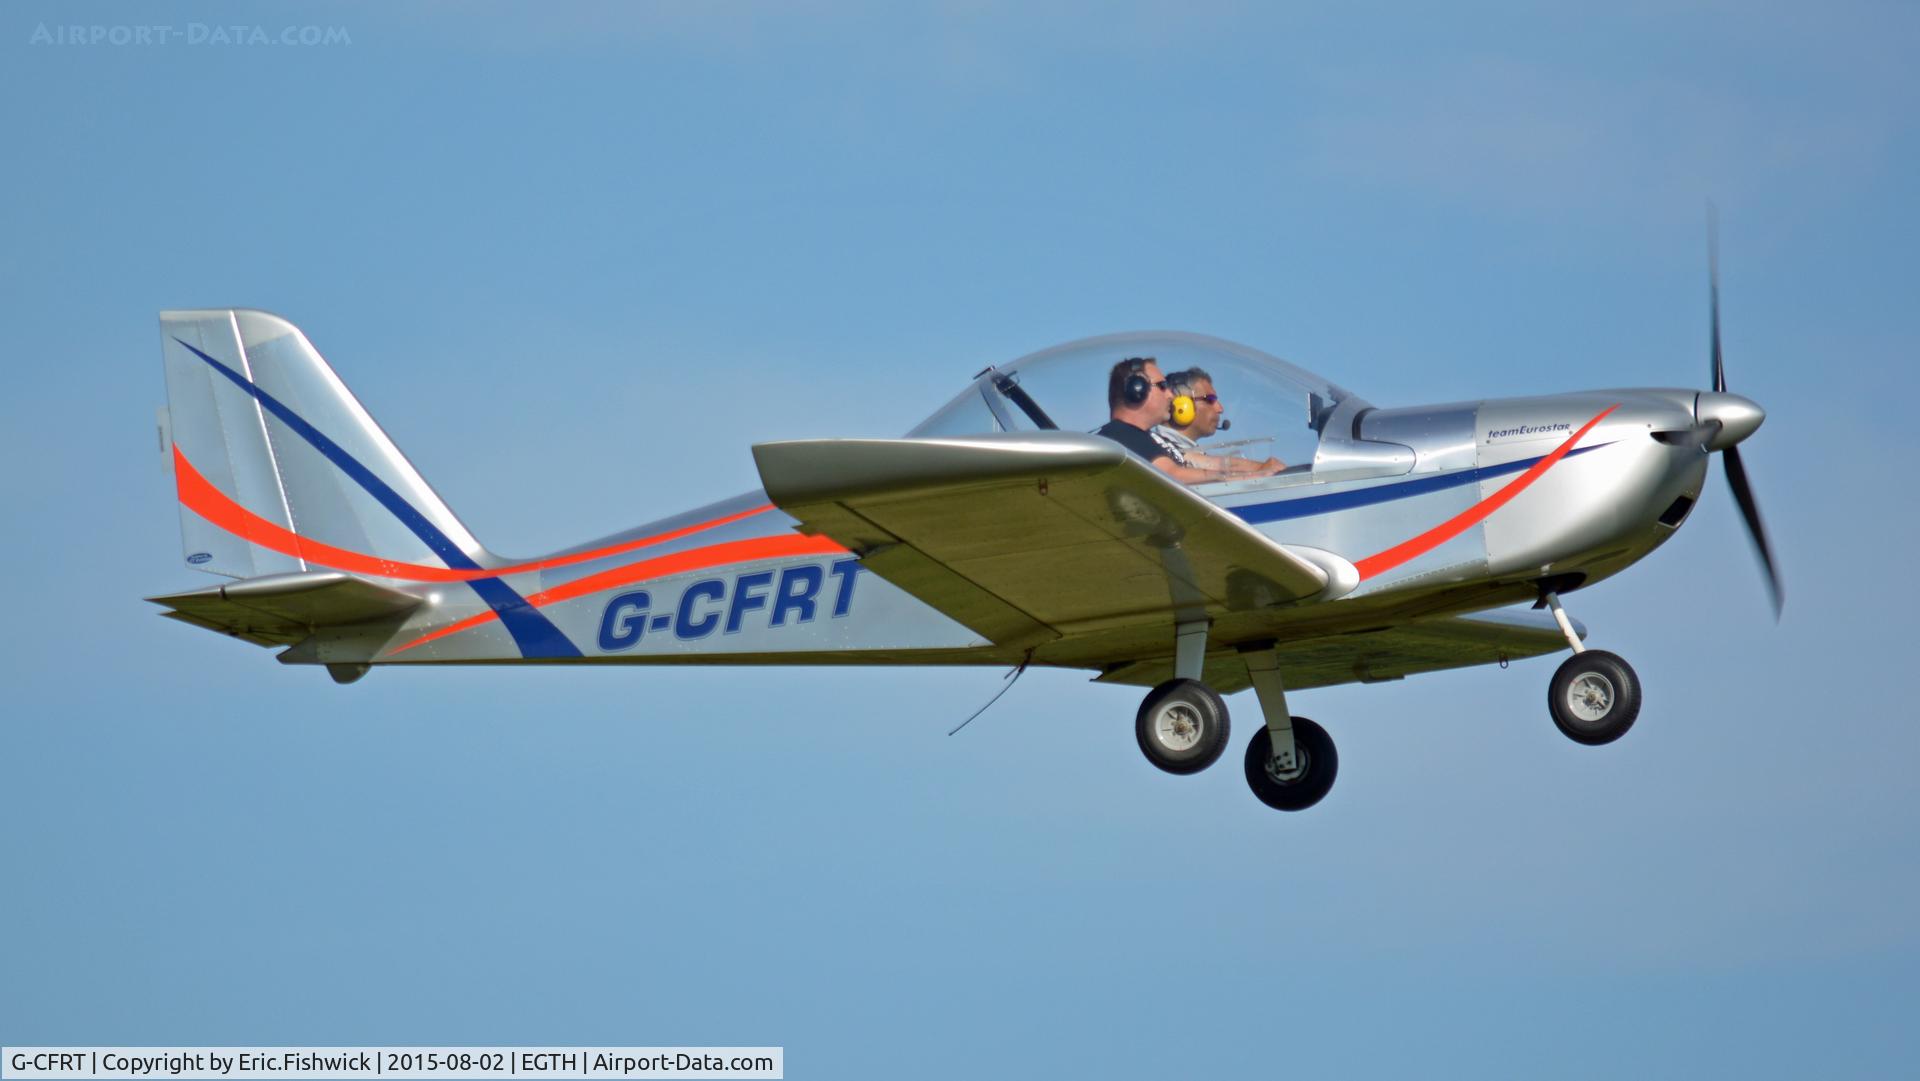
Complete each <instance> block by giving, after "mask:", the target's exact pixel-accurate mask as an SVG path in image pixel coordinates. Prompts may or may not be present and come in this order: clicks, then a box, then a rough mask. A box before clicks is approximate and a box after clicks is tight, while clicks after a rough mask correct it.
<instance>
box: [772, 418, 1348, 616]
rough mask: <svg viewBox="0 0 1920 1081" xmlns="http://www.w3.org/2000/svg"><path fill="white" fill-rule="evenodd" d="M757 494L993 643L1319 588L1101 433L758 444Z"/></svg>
mask: <svg viewBox="0 0 1920 1081" xmlns="http://www.w3.org/2000/svg"><path fill="white" fill-rule="evenodd" d="M753 454H754V460H755V461H756V462H757V463H758V465H759V467H760V479H761V481H762V483H764V484H765V485H766V489H767V495H768V497H769V498H770V499H772V500H773V502H774V503H776V504H777V505H778V506H779V507H780V508H781V509H782V510H784V511H786V512H787V513H789V514H791V515H793V516H794V517H796V518H798V519H800V529H801V530H802V531H803V532H807V533H815V534H824V535H826V536H828V537H831V538H832V539H833V540H835V541H837V542H839V543H840V544H842V545H844V546H846V547H847V548H848V549H850V550H852V551H854V552H856V553H859V554H860V555H861V557H862V561H863V563H864V564H865V565H866V566H867V567H868V569H870V570H872V571H873V572H874V573H876V574H878V575H880V576H881V577H882V578H885V579H887V580H888V581H890V582H892V583H894V584H895V585H897V586H899V587H900V588H902V589H904V590H906V591H907V592H908V593H910V594H912V595H914V596H915V597H918V598H919V599H920V600H922V601H924V602H926V603H927V604H929V605H932V606H933V607H935V608H937V609H939V610H940V611H942V612H944V613H946V614H947V615H949V616H951V617H953V618H954V619H955V620H958V621H959V622H960V623H963V624H965V625H966V626H967V627H969V628H970V629H972V630H974V631H975V632H977V633H979V634H981V635H982V636H984V637H986V638H987V639H989V640H991V641H993V642H994V643H996V644H1000V645H1020V646H1025V645H1031V644H1037V643H1040V642H1044V641H1047V640H1050V639H1052V638H1056V637H1065V636H1071V635H1075V634H1080V633H1086V632H1090V631H1095V630H1101V629H1106V628H1109V627H1113V626H1124V625H1131V624H1138V623H1146V622H1167V623H1170V622H1173V621H1175V620H1176V619H1178V620H1189V619H1200V618H1204V617H1206V616H1209V615H1217V614H1218V613H1220V612H1224V611H1240V610H1245V609H1250V608H1260V607H1270V606H1275V605H1283V604H1292V603H1297V602H1299V601H1303V600H1307V599H1311V598H1313V597H1316V596H1318V595H1319V594H1321V593H1322V592H1323V591H1324V590H1325V589H1326V588H1327V585H1328V576H1327V573H1326V572H1325V571H1324V570H1322V569H1321V568H1320V567H1319V566H1316V565H1315V564H1314V563H1313V562H1311V561H1309V560H1307V559H1303V558H1301V557H1300V556H1298V555H1295V554H1293V553H1291V552H1289V551H1287V550H1286V549H1285V548H1283V547H1281V546H1280V545H1279V544H1276V543H1275V542H1273V541H1271V540H1269V539H1267V538H1266V537H1265V536H1263V535H1262V534H1261V533H1259V532H1258V531H1257V530H1255V529H1254V528H1253V527H1252V526H1249V525H1247V524H1246V523H1245V522H1243V521H1241V520H1240V519H1239V518H1237V517H1235V516H1234V515H1232V514H1230V513H1228V512H1227V511H1224V510H1222V509H1221V508H1219V507H1216V506H1215V505H1213V504H1212V503H1210V502H1208V501H1207V500H1206V499H1204V498H1202V497H1201V496H1198V495H1195V494H1194V493H1193V492H1191V491H1189V490H1188V489H1187V488H1186V487H1185V486H1184V485H1181V484H1179V483H1178V482H1176V481H1174V480H1172V479H1170V478H1169V477H1167V476H1166V475H1165V474H1163V473H1161V472H1160V471H1159V470H1156V469H1154V468H1153V467H1152V466H1150V465H1148V464H1146V463H1145V462H1142V461H1140V460H1139V459H1138V458H1135V457H1134V456H1132V455H1130V454H1128V453H1127V451H1126V450H1125V449H1124V448H1122V447H1121V446H1120V445H1119V444H1118V443H1115V442H1113V441H1111V440H1108V439H1103V438H1101V437H1099V436H1095V435H1084V434H1079V433H1070V432H1037V433H1032V434H1026V435H984V436H966V437H955V438H942V439H835V440H807V441H798V442H788V443H763V444H760V445H758V446H756V447H754V448H753Z"/></svg>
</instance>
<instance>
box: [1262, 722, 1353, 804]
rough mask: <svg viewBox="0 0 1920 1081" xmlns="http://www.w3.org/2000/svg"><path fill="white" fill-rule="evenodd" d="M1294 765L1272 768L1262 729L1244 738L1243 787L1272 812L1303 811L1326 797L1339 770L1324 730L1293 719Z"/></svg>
mask: <svg viewBox="0 0 1920 1081" xmlns="http://www.w3.org/2000/svg"><path fill="white" fill-rule="evenodd" d="M1293 751H1294V761H1295V764H1294V767H1293V768H1292V769H1290V770H1280V769H1276V768H1275V766H1274V762H1273V736H1272V734H1271V733H1269V732H1268V731H1267V730H1266V729H1265V728H1262V729H1260V730H1259V731H1258V732H1255V733H1254V734H1253V738H1252V739H1250V740H1248V741H1247V787H1249V788H1251V789H1253V794H1254V797H1255V798H1257V799H1258V800H1259V801H1260V802H1261V803H1264V804H1266V805H1267V806H1269V807H1271V808H1273V809H1274V810H1276V811H1304V810H1306V809H1307V808H1309V807H1311V806H1313V805H1314V804H1316V803H1319V802H1320V801H1321V800H1322V799H1324V798H1326V795H1327V792H1328V791H1329V790H1331V789H1332V788H1333V779H1334V777H1335V776H1337V775H1338V774H1339V772H1340V755H1339V754H1338V753H1337V752H1336V751H1335V750H1334V749H1333V737H1332V736H1329V735H1327V730H1326V729H1324V728H1322V727H1320V726H1319V725H1317V724H1314V723H1313V722H1312V721H1309V720H1307V719H1306V718H1305V717H1295V718H1293Z"/></svg>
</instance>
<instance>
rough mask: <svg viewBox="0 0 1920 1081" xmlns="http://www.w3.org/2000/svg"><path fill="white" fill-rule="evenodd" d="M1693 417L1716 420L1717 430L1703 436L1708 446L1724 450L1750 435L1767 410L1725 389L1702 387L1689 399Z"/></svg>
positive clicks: (1699, 419) (1751, 400)
mask: <svg viewBox="0 0 1920 1081" xmlns="http://www.w3.org/2000/svg"><path fill="white" fill-rule="evenodd" d="M1693 415H1694V419H1695V420H1697V421H1699V422H1700V423H1702V424H1705V423H1707V422H1708V421H1715V422H1718V424H1719V425H1720V430H1719V431H1717V432H1715V433H1714V435H1713V438H1711V439H1709V440H1707V449H1708V450H1726V449H1727V448H1729V447H1732V446H1734V445H1736V444H1738V443H1739V442H1740V441H1741V440H1742V439H1745V438H1746V437H1748V436H1750V435H1752V434H1753V433H1754V431H1755V430H1756V429H1758V428H1759V427H1760V425H1761V422H1763V421H1765V420H1766V419H1767V411H1766V410H1764V409H1762V408H1760V405H1759V403H1757V402H1755V401H1754V400H1753V399H1751V398H1743V397H1741V396H1740V395H1738V394H1728V393H1727V392H1725V391H1711V390H1709V391H1702V392H1701V393H1700V396H1699V397H1698V398H1696V399H1695V400H1694V403H1693Z"/></svg>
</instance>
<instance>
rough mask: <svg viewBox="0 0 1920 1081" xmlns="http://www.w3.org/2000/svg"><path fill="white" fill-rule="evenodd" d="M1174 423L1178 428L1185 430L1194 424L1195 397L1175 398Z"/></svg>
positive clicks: (1189, 395)
mask: <svg viewBox="0 0 1920 1081" xmlns="http://www.w3.org/2000/svg"><path fill="white" fill-rule="evenodd" d="M1173 423H1174V426H1175V427H1178V428H1184V427H1186V426H1187V425H1189V424H1192V423H1193V395H1191V394H1176V395H1174V396H1173Z"/></svg>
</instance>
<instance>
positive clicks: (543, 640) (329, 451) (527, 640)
mask: <svg viewBox="0 0 1920 1081" xmlns="http://www.w3.org/2000/svg"><path fill="white" fill-rule="evenodd" d="M173 340H174V341H176V342H180V344H181V345H182V346H185V347H186V348H187V349H188V350H189V351H191V352H192V353H193V355H194V356H197V357H199V358H200V359H201V360H204V361H206V362H207V363H208V364H210V365H212V366H213V370H214V371H216V372H219V373H220V374H221V375H224V376H226V377H227V378H228V379H229V380H230V381H232V383H233V385H234V386H237V387H239V388H240V389H241V390H244V391H246V392H247V393H248V394H250V395H252V396H253V398H254V400H255V401H258V402H259V403H260V404H261V406H262V407H264V408H265V409H266V410H267V412H269V413H272V414H273V415H274V416H275V417H278V418H279V419H280V421H281V422H282V423H283V424H285V425H286V426H287V427H289V428H291V429H293V431H294V432H295V434H297V435H299V436H300V438H302V439H305V440H306V441H307V442H308V443H310V444H312V445H313V448H314V449H315V450H317V451H319V452H320V453H321V454H323V455H325V456H326V458H327V460H328V461H330V462H332V463H333V464H334V465H336V466H339V467H340V471H341V472H343V473H345V474H346V475H347V476H349V477H352V478H353V479H354V481H355V483H357V484H359V485H360V487H362V488H364V489H366V491H367V494H369V495H371V496H373V498H375V499H377V500H379V501H380V505H381V506H383V507H385V508H387V510H388V511H389V512H391V513H392V514H393V516H394V517H395V518H398V519H400V521H401V522H402V523H403V524H405V525H406V527H407V528H408V529H411V530H412V531H413V535H414V536H416V537H419V538H420V540H421V542H422V543H424V544H426V546H427V547H428V548H431V549H432V550H433V553H434V554H435V555H437V556H439V557H440V558H441V560H442V561H444V562H445V563H446V565H447V566H449V567H452V568H454V569H456V570H469V571H471V570H480V569H482V568H481V566H480V564H478V563H475V562H474V561H473V559H472V557H470V556H468V555H467V553H466V552H464V551H462V550H461V548H460V546H459V545H457V544H455V543H453V538H452V537H449V536H447V535H446V534H445V533H443V532H441V530H440V527H439V526H436V525H434V524H433V522H432V521H431V520H429V519H428V518H427V516H426V515H424V514H422V513H420V511H419V510H418V509H416V508H415V507H414V506H413V504H411V503H409V502H407V500H406V497H404V496H402V495H401V494H400V493H399V492H396V491H394V490H393V488H392V486H391V485H389V484H388V483H387V482H386V481H384V480H381V479H380V477H379V476H378V475H377V474H375V473H374V472H373V470H371V469H368V468H367V467H366V466H365V465H362V464H361V463H360V460H359V459H357V458H355V457H354V456H353V455H351V454H349V453H347V450H346V448H345V447H342V446H341V445H340V444H338V443H335V442H334V441H333V440H331V439H329V438H327V436H326V434H325V433H324V432H322V431H320V429H318V428H315V427H314V426H313V425H311V424H308V423H307V421H306V419H305V418H303V417H301V416H300V415H299V414H298V413H295V412H294V411H293V410H292V409H290V408H288V407H287V405H286V403H284V402H282V401H280V399H278V398H275V397H274V396H273V395H271V394H268V393H267V392H266V391H264V390H262V389H260V387H258V386H257V385H255V384H254V382H253V381H252V380H251V379H248V378H247V377H246V376H244V375H241V374H240V373H239V372H236V371H234V370H233V369H232V368H229V367H227V366H226V365H225V364H222V363H220V362H219V361H217V360H215V359H213V358H212V357H210V356H208V355H207V354H205V353H203V352H201V351H200V350H198V349H195V348H194V347H193V346H191V345H187V343H186V342H183V341H180V339H179V338H177V337H176V338H174V339H173ZM467 585H470V586H472V587H473V591H474V593H476V594H478V595H479V597H480V599H481V600H483V601H485V602H486V603H487V607H489V608H492V609H493V610H494V611H495V612H498V613H499V614H500V622H501V623H502V624H503V625H504V626H505V627H506V628H507V633H508V634H511V635H512V636H513V641H514V644H515V645H517V646H519V647H520V654H521V656H524V657H578V656H580V650H579V649H578V648H577V647H575V646H574V644H573V643H572V642H570V641H568V640H567V636H566V635H564V634H562V633H560V628H558V627H556V626H554V625H553V622H552V621H551V620H549V619H548V618H547V617H546V616H544V615H542V614H541V613H540V611H539V609H537V608H534V607H533V606H531V605H529V604H528V603H527V602H526V598H524V597H522V596H520V594H519V593H518V592H516V591H515V590H514V588H513V587H512V586H510V585H508V584H506V583H505V582H503V581H501V580H500V579H498V578H474V579H471V580H469V581H468V582H467Z"/></svg>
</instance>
